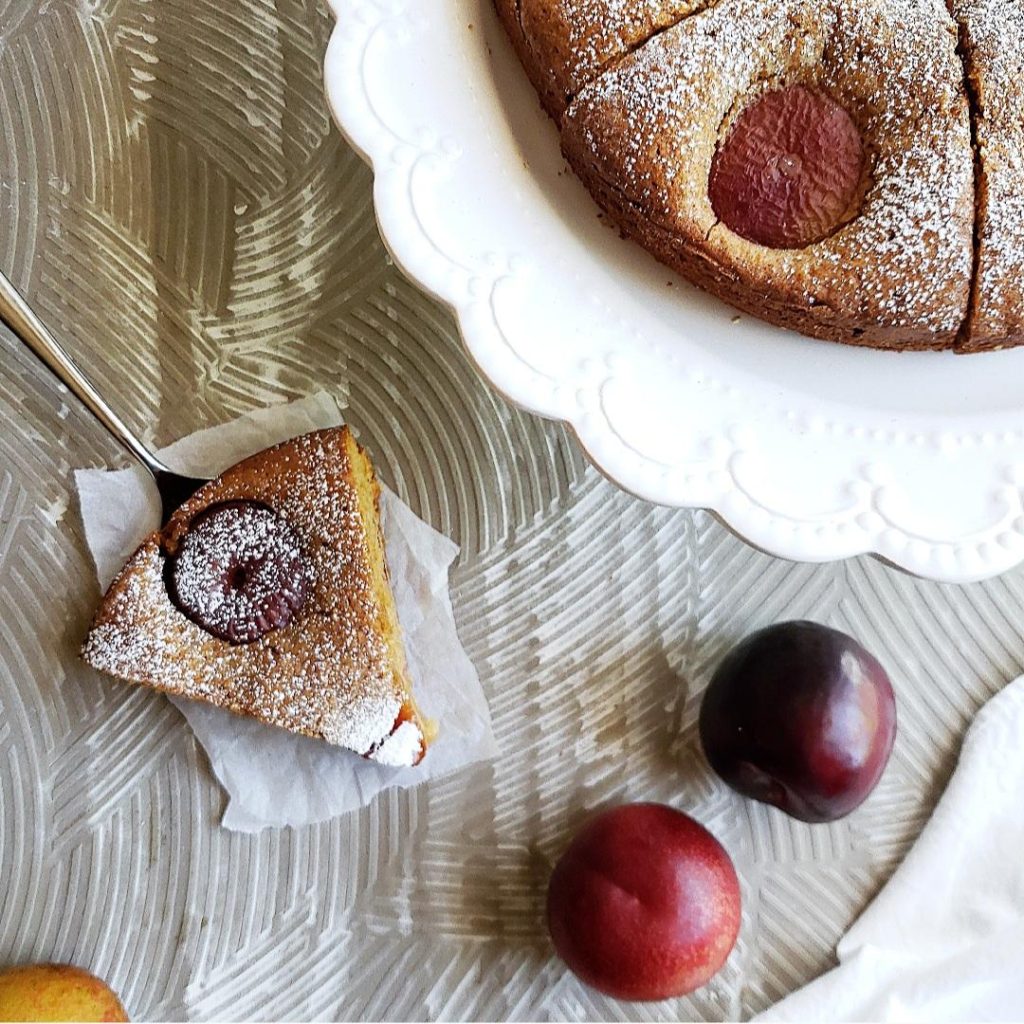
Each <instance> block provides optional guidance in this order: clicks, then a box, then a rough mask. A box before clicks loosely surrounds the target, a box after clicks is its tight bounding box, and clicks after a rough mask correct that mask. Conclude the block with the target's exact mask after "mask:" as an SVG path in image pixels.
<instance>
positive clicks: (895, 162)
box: [497, 0, 1024, 351]
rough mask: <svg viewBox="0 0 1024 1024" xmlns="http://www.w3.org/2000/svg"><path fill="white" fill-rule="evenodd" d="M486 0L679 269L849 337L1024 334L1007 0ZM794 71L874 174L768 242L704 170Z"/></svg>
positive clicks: (989, 342) (1015, 41) (559, 116)
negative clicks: (719, 202)
mask: <svg viewBox="0 0 1024 1024" xmlns="http://www.w3.org/2000/svg"><path fill="white" fill-rule="evenodd" d="M497 2H498V4H499V6H501V5H504V6H505V7H506V9H507V13H506V16H505V22H506V25H510V24H511V25H512V26H513V27H512V28H510V32H513V31H514V33H516V34H517V36H518V42H517V50H518V52H519V53H520V56H521V57H522V59H523V63H524V64H525V65H526V68H527V71H528V73H529V75H530V77H531V79H532V80H533V82H534V84H535V86H536V87H537V89H538V91H539V92H540V94H541V98H542V100H543V102H544V105H545V107H546V108H547V109H548V110H549V112H550V113H552V115H553V116H554V117H555V118H556V120H558V121H559V123H560V126H561V128H562V144H563V150H564V152H565V155H566V157H567V159H568V160H569V163H570V164H571V166H572V167H573V169H574V170H575V171H576V173H577V174H578V175H579V177H580V178H581V179H582V180H583V182H584V184H585V185H586V186H587V188H588V189H589V190H590V192H591V193H592V194H593V195H594V197H595V199H596V200H597V202H598V204H599V205H600V206H601V207H602V208H603V209H604V210H605V211H606V213H607V214H608V215H609V217H610V218H611V220H612V221H613V222H614V223H616V224H617V225H618V226H619V227H620V228H621V229H622V231H623V233H624V234H625V235H627V236H629V237H632V238H634V239H636V240H637V241H638V242H640V244H642V245H643V246H645V247H646V248H647V249H648V250H650V251H651V252H652V253H653V254H654V255H655V256H657V257H658V258H659V259H661V260H662V261H663V262H665V263H667V264H668V265H669V266H671V267H673V268H674V269H676V270H678V271H679V272H680V273H681V274H683V275H684V276H685V277H687V278H688V279H690V280H692V281H694V282H695V283H697V284H699V285H701V286H702V287H704V288H706V289H707V290H709V291H711V292H713V293H714V294H716V295H718V296H720V297H722V298H723V299H725V300H726V301H728V302H730V303H732V304H733V305H735V306H737V307H739V308H741V309H744V310H746V311H748V312H750V313H752V314H754V315H756V316H758V317H761V318H762V319H765V320H768V321H770V322H772V323H776V324H779V325H781V326H785V327H790V328H794V329H796V330H799V331H802V332H804V333H806V334H810V335H814V336H816V337H821V338H828V339H833V340H838V341H843V342H847V343H852V344H860V345H871V346H874V347H881V348H891V349H901V350H903V349H918V348H928V349H934V348H956V350H957V351H978V350H981V349H985V348H993V347H1002V346H1005V345H1012V344H1019V343H1022V342H1024V266H1022V264H1024V246H1022V245H1020V244H1019V238H1020V236H1021V235H1022V233H1024V4H1022V3H1021V2H1020V0H949V3H948V5H947V3H946V2H945V0H859V2H857V3H851V2H849V0H823V2H814V0H777V2H775V3H771V4H769V3H765V2H764V0H706V2H701V0H696V2H693V3H687V2H686V0H675V2H673V0H649V2H648V0H497ZM794 84H801V85H806V86H809V87H811V88H813V89H817V90H820V91H823V92H825V93H827V94H828V95H829V96H831V97H832V98H833V99H834V100H836V101H837V102H838V103H839V104H840V105H841V106H843V107H844V108H845V109H846V110H847V111H848V112H849V113H850V114H851V116H852V117H853V119H854V121H855V123H856V124H857V126H858V128H859V129H860V131H861V133H862V137H863V139H864V144H865V147H866V150H867V155H868V176H867V178H866V180H865V182H864V187H863V189H862V192H861V193H860V196H859V197H858V198H859V199H860V200H862V203H861V205H860V206H859V207H858V209H856V210H851V216H850V217H849V218H848V219H847V220H846V222H844V223H843V224H842V225H841V226H840V227H839V228H838V230H836V231H835V232H834V234H833V235H831V236H830V237H829V238H826V239H825V240H823V241H822V242H818V243H815V244H812V245H810V246H807V247H805V248H802V249H770V248H766V247H764V246H758V245H756V244H754V243H751V242H749V241H746V240H745V239H743V238H740V237H739V236H737V235H735V234H734V233H733V232H731V231H730V230H729V229H728V228H727V227H725V226H724V225H723V224H721V223H719V222H718V221H717V218H716V217H715V214H714V211H713V209H712V207H711V203H710V200H709V198H708V177H709V173H710V167H711V162H712V160H713V158H714V154H715V152H716V150H717V148H718V147H719V146H720V145H721V143H722V141H723V140H724V139H725V138H727V136H728V132H729V129H730V127H731V125H732V124H733V123H734V121H735V120H736V118H737V117H738V116H739V115H740V114H741V113H742V112H743V110H744V109H746V108H747V107H748V106H749V105H750V104H751V103H752V102H753V101H754V100H756V99H757V97H758V96H760V95H762V94H763V93H764V92H766V91H770V90H771V89H773V88H778V87H785V86H787V85H794ZM972 102H973V108H972ZM972 116H973V118H974V122H975V131H976V134H977V143H978V146H977V147H975V144H974V140H973V139H972V130H971V128H972ZM976 156H977V169H976V167H975V163H976V159H975V158H976ZM976 170H977V173H976ZM976 213H977V218H976ZM975 234H976V236H977V244H976V242H975Z"/></svg>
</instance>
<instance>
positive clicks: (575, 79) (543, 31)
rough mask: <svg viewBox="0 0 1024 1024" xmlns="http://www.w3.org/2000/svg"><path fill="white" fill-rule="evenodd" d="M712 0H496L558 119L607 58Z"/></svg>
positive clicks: (550, 110) (622, 53) (617, 55)
mask: <svg viewBox="0 0 1024 1024" xmlns="http://www.w3.org/2000/svg"><path fill="white" fill-rule="evenodd" d="M714 2H716V0H497V5H498V13H499V14H500V15H501V17H502V21H503V22H504V23H505V26H506V28H507V29H508V31H509V34H510V36H511V37H512V39H513V42H514V43H515V44H516V49H517V51H518V53H519V57H520V59H521V60H522V62H523V64H524V66H525V67H526V71H527V73H528V74H529V76H530V79H531V80H532V82H533V84H534V87H535V88H536V89H537V92H538V93H539V94H540V97H541V100H542V102H543V104H544V108H545V110H547V112H548V113H549V114H550V115H551V116H552V117H553V118H554V119H555V120H556V121H557V120H559V119H560V118H561V116H562V113H563V111H564V110H565V108H566V106H567V105H568V103H569V102H570V101H571V99H572V98H573V97H574V96H575V95H576V93H577V92H579V90H580V89H582V88H583V87H584V86H585V85H588V84H589V83H590V82H592V81H593V80H594V79H595V78H597V76H598V75H599V74H600V73H601V72H602V71H603V70H604V69H605V68H606V67H608V66H609V65H610V64H612V63H614V62H615V61H617V60H619V59H620V58H621V57H623V56H625V55H626V54H627V53H629V52H630V51H631V50H634V49H636V48H637V47H638V46H641V45H642V44H643V43H645V42H647V40H648V39H650V38H651V37H652V36H654V35H655V34H656V33H658V32H661V31H663V30H665V29H666V28H669V27H670V26H672V25H674V24H676V23H677V22H679V21H681V20H682V19H684V18H687V17H689V16H690V15H692V14H695V13H696V12H698V11H700V10H703V9H704V8H705V7H708V6H710V5H711V4H712V3H714Z"/></svg>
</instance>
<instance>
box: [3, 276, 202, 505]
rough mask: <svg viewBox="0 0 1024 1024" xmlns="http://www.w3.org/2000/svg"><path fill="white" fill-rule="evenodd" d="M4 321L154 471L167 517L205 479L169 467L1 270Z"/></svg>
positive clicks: (111, 431) (128, 448)
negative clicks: (138, 434) (83, 370)
mask: <svg viewBox="0 0 1024 1024" xmlns="http://www.w3.org/2000/svg"><path fill="white" fill-rule="evenodd" d="M0 321H2V322H3V323H4V324H6V325H7V326H8V327H9V328H10V329H11V331H12V332H13V333H14V335H15V336H16V337H17V338H18V339H20V340H21V341H22V342H23V343H24V344H25V345H27V346H28V348H29V349H31V351H32V352H34V353H35V355H36V356H37V357H38V358H39V360H40V361H41V362H42V363H43V365H44V366H46V368H47V369H48V370H49V371H50V372H51V373H52V374H53V375H54V376H55V377H56V378H57V379H58V380H59V381H60V382H61V383H62V384H63V385H64V386H65V387H66V388H67V389H68V390H69V391H70V392H71V393H72V394H73V395H74V396H75V397H76V398H77V399H78V400H79V401H80V402H81V403H82V404H83V405H84V406H85V407H86V408H87V409H88V410H89V412H91V413H92V414H93V416H95V417H96V419H98V420H99V421H100V423H102V424H103V426H104V427H106V428H107V431H108V432H109V433H110V435H111V436H112V437H113V438H114V440H115V441H117V442H118V443H119V444H120V445H122V446H123V447H124V448H125V449H127V451H128V452H130V453H131V454H132V455H134V456H135V458H136V459H138V460H139V462H141V463H142V465H143V466H145V467H146V469H148V470H149V472H150V473H151V474H152V475H153V478H154V480H156V483H157V487H158V488H159V490H160V496H161V499H162V501H163V505H164V520H165V521H166V518H167V517H168V516H169V515H170V513H171V512H173V511H174V509H175V508H176V507H177V506H178V505H179V504H181V502H182V501H184V500H185V498H187V497H188V496H189V495H190V494H192V493H193V492H194V491H195V490H196V489H197V488H198V487H199V486H201V485H202V484H203V483H205V481H204V480H198V479H194V478H192V477H186V476H182V475H181V474H179V473H175V472H174V471H173V470H171V469H168V468H167V466H165V465H164V464H163V463H162V462H161V461H160V460H159V459H158V458H157V457H156V456H155V455H154V454H153V453H152V452H151V451H150V450H149V448H147V447H146V445H144V444H143V443H142V441H140V440H139V438H138V437H137V436H136V434H135V433H134V432H133V431H132V430H130V429H129V428H128V426H127V425H126V424H125V422H124V421H123V420H122V419H121V417H120V416H118V415H117V413H116V412H114V410H113V409H112V408H111V407H110V406H109V405H108V404H107V402H106V400H105V399H104V398H103V396H102V395H101V394H100V393H99V391H97V390H96V387H95V386H94V385H93V383H92V381H91V380H89V378H88V377H86V375H85V374H84V373H83V372H82V371H81V370H80V369H79V368H78V366H76V365H75V363H74V361H73V360H72V359H71V357H70V356H69V355H68V354H67V352H65V351H64V348H63V347H62V346H61V344H60V343H59V342H58V341H57V339H56V338H55V337H54V336H53V335H52V334H51V333H50V330H49V328H47V326H46V324H44V323H43V322H42V320H40V319H39V317H38V316H37V315H36V313H35V311H34V310H33V309H32V307H31V306H29V304H28V303H27V302H26V301H25V299H24V297H23V296H22V295H21V293H20V292H19V291H18V290H17V288H15V287H14V285H13V284H11V282H10V281H9V280H8V278H7V277H6V276H5V275H4V274H3V273H2V272H0Z"/></svg>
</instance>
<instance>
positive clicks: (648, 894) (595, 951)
mask: <svg viewBox="0 0 1024 1024" xmlns="http://www.w3.org/2000/svg"><path fill="white" fill-rule="evenodd" d="M739 925H740V890H739V883H738V881H737V878H736V871H735V869H734V868H733V865H732V861H731V860H730V859H729V855H728V854H727V853H726V852H725V850H724V849H723V848H722V846H721V844H720V843H719V842H718V841H717V840H716V839H715V837H714V836H712V835H711V833H710V832H708V831H707V829H705V828H704V827H703V826H702V825H699V824H698V823H697V822H696V821H694V820H693V819H692V818H690V817H688V816H687V815H685V814H682V813H681V812H679V811H676V810H673V809H672V808H671V807H666V806H664V805H662V804H646V803H638V804H625V805H623V806H621V807H615V808H613V809H611V810H609V811H605V812H604V813H602V814H599V815H598V816H597V817H595V818H593V819H591V820H590V821H589V822H588V823H587V824H586V825H585V826H584V827H583V828H582V829H581V830H580V831H579V832H578V833H577V835H576V837H575V838H574V839H573V841H572V843H571V844H570V846H569V848H568V849H567V850H566V851H565V853H564V854H563V855H562V858H561V859H560V860H559V862H558V864H557V865H556V866H555V870H554V873H553V874H552V876H551V882H550V885H549V887H548V929H549V931H550V932H551V938H552V940H553V941H554V944H555V949H556V950H557V951H558V954H559V956H561V958H562V959H563V960H564V961H565V962H566V964H567V965H568V966H569V968H570V969H571V970H572V971H573V972H574V973H575V974H576V975H577V976H578V977H579V978H581V979H582V980H583V981H585V982H586V983H587V984H588V985H592V986H593V987H594V988H596V989H599V990H600V991H602V992H604V993H606V994H608V995H611V996H615V997H617V998H619V999H634V1000H652V999H668V998H670V997H673V996H680V995H685V994H686V993H688V992H692V991H693V990H694V989H697V988H700V987H701V986H702V985H704V984H705V983H706V982H707V981H708V980H710V978H711V977H712V976H713V975H714V974H715V973H716V972H717V971H718V970H719V968H720V967H721V966H722V964H724V963H725V960H726V958H727V957H728V956H729V953H730V951H731V950H732V948H733V946H734V945H735V943H736V936H737V934H738V932H739Z"/></svg>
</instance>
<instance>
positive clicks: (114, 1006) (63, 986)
mask: <svg viewBox="0 0 1024 1024" xmlns="http://www.w3.org/2000/svg"><path fill="white" fill-rule="evenodd" d="M15 1020H17V1021H127V1020H128V1016H127V1014H126V1013H125V1012H124V1007H123V1006H122V1005H121V1001H120V1000H119V999H118V998H117V996H116V995H115V994H114V993H113V992H112V991H111V989H110V988H108V987H107V986H106V985H105V984H104V983H103V982H102V981H100V980H99V978H94V977H93V976H92V975H91V974H89V973H88V972H87V971H83V970H81V969H80V968H78V967H71V966H69V965H67V964H28V965H25V966H22V967H9V968H7V969H6V970H2V971H0V1021H15Z"/></svg>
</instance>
